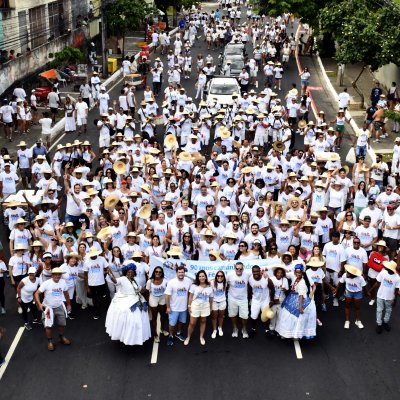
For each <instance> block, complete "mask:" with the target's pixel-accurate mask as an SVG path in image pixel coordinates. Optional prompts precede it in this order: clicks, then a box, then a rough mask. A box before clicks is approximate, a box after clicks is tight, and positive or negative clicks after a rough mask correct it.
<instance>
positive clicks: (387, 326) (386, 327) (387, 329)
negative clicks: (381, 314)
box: [383, 322, 392, 332]
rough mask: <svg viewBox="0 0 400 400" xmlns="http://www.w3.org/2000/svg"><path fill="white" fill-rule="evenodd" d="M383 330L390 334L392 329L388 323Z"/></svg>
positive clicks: (384, 324) (385, 323)
mask: <svg viewBox="0 0 400 400" xmlns="http://www.w3.org/2000/svg"><path fill="white" fill-rule="evenodd" d="M383 328H384V329H385V331H386V332H390V330H391V329H392V327H391V326H390V325H389V324H388V323H387V322H384V323H383Z"/></svg>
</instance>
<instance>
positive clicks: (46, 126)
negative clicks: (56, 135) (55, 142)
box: [38, 103, 86, 135]
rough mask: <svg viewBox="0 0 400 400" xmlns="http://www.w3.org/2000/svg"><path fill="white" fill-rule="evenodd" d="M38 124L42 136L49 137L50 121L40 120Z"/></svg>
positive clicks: (50, 130)
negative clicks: (40, 126)
mask: <svg viewBox="0 0 400 400" xmlns="http://www.w3.org/2000/svg"><path fill="white" fill-rule="evenodd" d="M85 104H86V103H85ZM38 122H39V124H40V125H42V135H51V132H52V129H51V124H52V123H53V121H52V119H51V118H40V119H39V121H38Z"/></svg>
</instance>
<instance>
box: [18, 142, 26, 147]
mask: <svg viewBox="0 0 400 400" xmlns="http://www.w3.org/2000/svg"><path fill="white" fill-rule="evenodd" d="M17 147H26V142H25V141H23V140H21V141H20V142H19V143H18V144H17Z"/></svg>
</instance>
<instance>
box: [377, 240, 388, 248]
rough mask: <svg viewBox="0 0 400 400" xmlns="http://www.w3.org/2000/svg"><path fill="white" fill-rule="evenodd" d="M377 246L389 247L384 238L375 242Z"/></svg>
mask: <svg viewBox="0 0 400 400" xmlns="http://www.w3.org/2000/svg"><path fill="white" fill-rule="evenodd" d="M375 246H376V247H378V246H382V247H387V245H386V242H385V241H384V240H380V241H379V242H376V243H375Z"/></svg>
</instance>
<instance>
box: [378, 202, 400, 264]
mask: <svg viewBox="0 0 400 400" xmlns="http://www.w3.org/2000/svg"><path fill="white" fill-rule="evenodd" d="M395 208H396V206H394V205H393V204H389V205H388V206H387V209H386V211H385V212H384V213H383V222H382V232H383V240H384V241H385V242H386V245H387V247H388V249H389V250H390V259H393V258H394V256H395V254H396V251H397V248H398V246H397V244H398V239H399V232H400V215H398V214H396V213H395V212H394V210H395Z"/></svg>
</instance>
